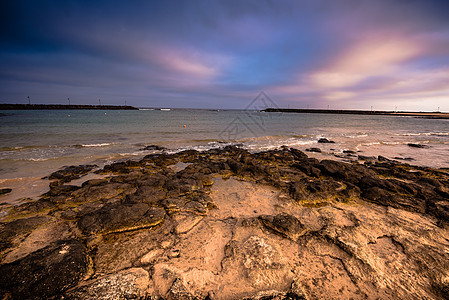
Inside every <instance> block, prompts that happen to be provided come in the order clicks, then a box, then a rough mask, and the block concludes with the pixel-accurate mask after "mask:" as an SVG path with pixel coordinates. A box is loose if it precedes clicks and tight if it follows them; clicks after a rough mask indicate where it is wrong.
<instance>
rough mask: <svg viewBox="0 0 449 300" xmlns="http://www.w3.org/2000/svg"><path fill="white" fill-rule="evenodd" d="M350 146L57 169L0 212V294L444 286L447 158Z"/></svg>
mask: <svg viewBox="0 0 449 300" xmlns="http://www.w3.org/2000/svg"><path fill="white" fill-rule="evenodd" d="M322 142H324V141H322ZM328 142H330V141H329V140H327V143H328ZM149 149H150V150H163V149H157V148H156V147H152V146H151V147H150V148H149ZM345 154H349V155H354V154H355V153H352V152H350V153H349V152H348V153H345ZM358 157H359V159H360V161H362V162H363V164H360V163H357V162H353V163H343V162H338V161H333V160H321V161H319V160H317V159H314V158H309V157H307V155H306V154H304V153H303V152H301V151H299V150H296V149H288V148H287V147H282V149H281V150H270V151H266V152H261V153H253V154H251V153H249V152H248V151H246V150H244V149H241V148H238V147H231V146H228V147H225V148H222V149H213V150H209V151H206V152H197V151H193V150H189V151H184V152H180V153H176V154H170V155H169V154H166V153H162V154H151V155H147V156H145V157H144V158H143V159H141V160H140V161H121V162H117V163H113V164H111V165H107V166H105V167H104V168H103V169H101V170H98V171H96V173H98V174H103V175H102V176H105V178H102V179H91V180H87V181H85V182H84V183H83V184H82V185H81V186H80V185H79V184H78V185H76V184H75V183H71V181H72V180H74V179H76V178H77V177H79V176H83V175H85V174H88V173H89V172H91V171H93V169H94V166H87V167H86V166H80V167H79V168H78V167H68V168H66V169H63V170H60V171H57V172H55V173H53V174H52V175H51V179H52V180H55V181H54V182H55V183H54V184H52V185H51V189H50V191H49V192H48V193H46V194H44V195H42V198H41V199H39V200H38V201H34V202H28V203H24V204H22V205H19V206H16V207H14V208H13V209H11V210H9V211H8V213H7V214H6V215H3V216H2V217H1V219H0V221H1V224H0V240H1V244H0V259H1V265H0V273H1V274H2V276H1V279H0V293H1V296H2V297H9V298H12V299H23V298H29V299H37V298H52V297H53V298H58V297H64V298H68V299H125V298H137V299H139V298H140V299H159V298H163V299H323V298H327V299H349V298H353V299H366V298H367V299H413V298H416V299H447V294H448V292H449V271H448V270H449V239H448V236H449V232H448V230H449V229H448V228H449V222H448V221H449V173H448V171H447V170H442V169H441V170H435V169H430V168H423V167H418V166H412V165H408V164H405V163H402V162H398V161H396V160H392V159H389V158H387V157H382V156H379V157H377V158H376V157H363V156H362V155H359V156H358ZM3 274H9V275H10V276H3Z"/></svg>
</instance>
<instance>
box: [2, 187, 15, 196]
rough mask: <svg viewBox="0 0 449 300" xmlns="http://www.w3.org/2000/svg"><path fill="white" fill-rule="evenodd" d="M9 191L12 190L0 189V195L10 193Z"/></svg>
mask: <svg viewBox="0 0 449 300" xmlns="http://www.w3.org/2000/svg"><path fill="white" fill-rule="evenodd" d="M11 191H12V189H9V188H4V189H0V195H4V194H8V193H11Z"/></svg>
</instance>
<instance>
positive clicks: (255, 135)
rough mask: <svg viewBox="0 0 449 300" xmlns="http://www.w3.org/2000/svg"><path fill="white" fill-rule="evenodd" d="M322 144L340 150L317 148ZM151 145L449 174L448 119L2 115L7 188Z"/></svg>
mask: <svg viewBox="0 0 449 300" xmlns="http://www.w3.org/2000/svg"><path fill="white" fill-rule="evenodd" d="M321 138H326V139H328V140H331V141H334V142H335V143H318V140H319V139H321ZM410 143H412V144H420V145H423V146H424V148H417V147H410V146H409V144H410ZM148 145H158V146H163V147H165V148H167V150H165V151H166V152H168V153H176V152H178V151H183V150H188V149H195V150H198V151H205V150H208V149H212V148H220V147H224V146H227V145H236V146H239V147H242V148H244V149H247V150H249V151H251V152H258V151H264V150H270V149H276V148H280V147H281V146H288V147H293V148H297V149H300V150H303V151H305V150H306V149H310V148H320V150H321V151H322V152H321V153H318V152H306V153H307V154H308V155H310V156H313V157H316V158H318V159H328V158H331V159H338V160H343V161H350V160H357V156H358V155H363V156H375V157H377V156H378V155H382V156H384V157H387V158H390V159H396V160H399V161H403V162H407V163H409V164H412V165H418V166H429V167H434V168H449V120H444V119H426V118H418V117H404V116H402V117H401V116H381V115H339V114H307V113H280V112H272V113H268V112H261V111H258V110H206V109H140V110H22V111H0V188H6V187H10V186H13V187H17V186H22V187H23V186H24V185H30V186H34V185H36V184H37V185H39V184H43V182H45V188H48V181H44V180H42V179H41V178H42V177H45V176H47V175H49V174H50V173H52V172H54V171H56V170H58V169H61V168H63V167H65V166H70V165H80V164H96V165H98V166H99V167H102V166H104V165H105V164H109V163H112V162H114V161H119V160H125V159H141V158H142V157H144V156H145V155H148V154H152V153H159V152H161V151H160V150H144V148H145V147H146V146H148ZM348 150H349V153H348ZM352 151H353V152H352ZM43 189H44V188H43V187H42V188H41V189H38V190H39V192H41V191H42V190H43ZM25 190H26V189H25ZM16 196H19V195H18V194H17V195H16ZM20 196H23V195H20ZM1 197H3V196H1ZM0 200H1V199H0Z"/></svg>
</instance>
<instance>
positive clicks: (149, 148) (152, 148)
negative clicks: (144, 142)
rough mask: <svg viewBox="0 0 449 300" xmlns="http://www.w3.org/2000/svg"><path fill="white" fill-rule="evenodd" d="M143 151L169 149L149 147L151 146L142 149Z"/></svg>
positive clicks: (155, 146) (156, 146)
mask: <svg viewBox="0 0 449 300" xmlns="http://www.w3.org/2000/svg"><path fill="white" fill-rule="evenodd" d="M142 150H145V151H149V150H158V151H161V150H167V148H165V147H162V146H158V145H149V146H145V147H144V148H142Z"/></svg>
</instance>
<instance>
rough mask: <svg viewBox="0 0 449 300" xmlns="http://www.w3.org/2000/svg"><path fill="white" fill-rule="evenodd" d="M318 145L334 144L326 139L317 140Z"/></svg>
mask: <svg viewBox="0 0 449 300" xmlns="http://www.w3.org/2000/svg"><path fill="white" fill-rule="evenodd" d="M318 143H321V144H334V143H335V142H334V141H331V140H328V139H327V138H320V139H319V140H318Z"/></svg>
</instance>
